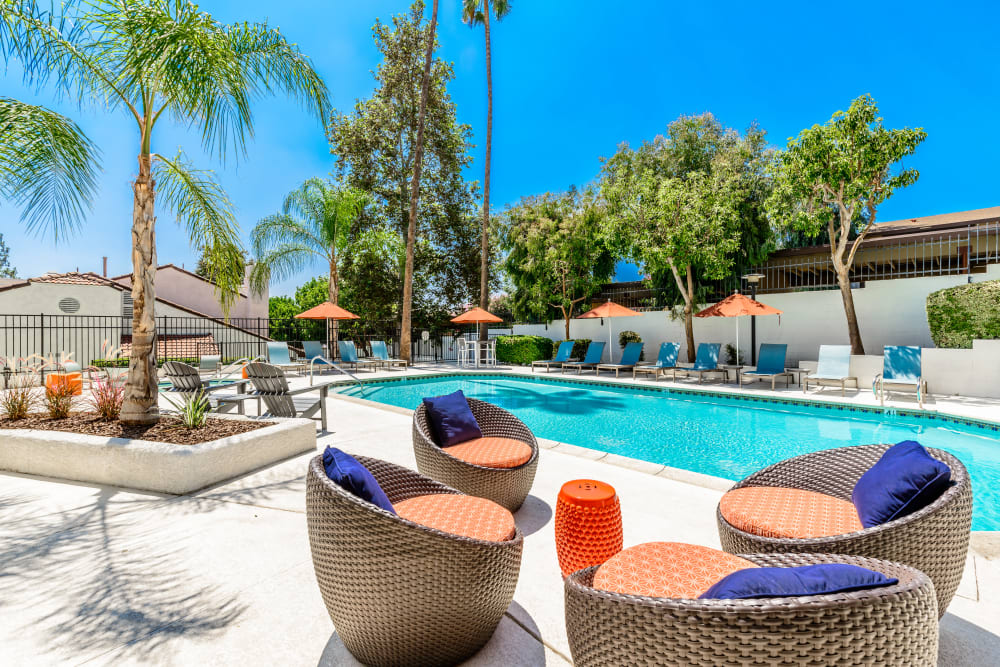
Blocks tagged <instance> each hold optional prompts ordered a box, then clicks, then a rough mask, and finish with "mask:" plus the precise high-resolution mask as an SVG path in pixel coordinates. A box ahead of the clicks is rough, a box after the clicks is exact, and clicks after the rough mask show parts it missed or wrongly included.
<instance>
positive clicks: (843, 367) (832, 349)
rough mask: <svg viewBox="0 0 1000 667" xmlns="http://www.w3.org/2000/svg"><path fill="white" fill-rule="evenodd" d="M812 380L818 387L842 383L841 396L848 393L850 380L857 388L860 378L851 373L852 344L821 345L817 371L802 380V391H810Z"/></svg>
mask: <svg viewBox="0 0 1000 667" xmlns="http://www.w3.org/2000/svg"><path fill="white" fill-rule="evenodd" d="M810 382H813V383H815V384H816V386H817V387H822V386H834V387H835V386H837V385H840V395H841V396H843V395H844V394H845V393H846V392H845V389H846V387H847V383H848V382H853V383H854V388H855V389H857V388H858V378H856V377H854V376H852V375H851V346H850V345H820V346H819V363H818V364H817V366H816V372H815V373H810V374H809V375H807V376H806V377H805V379H804V380H803V381H802V391H809V383H810Z"/></svg>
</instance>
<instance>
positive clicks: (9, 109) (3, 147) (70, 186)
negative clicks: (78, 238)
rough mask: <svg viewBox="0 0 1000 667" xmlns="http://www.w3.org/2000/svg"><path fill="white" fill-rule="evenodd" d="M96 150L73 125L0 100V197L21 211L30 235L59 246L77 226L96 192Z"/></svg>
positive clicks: (48, 113) (53, 114)
mask: <svg viewBox="0 0 1000 667" xmlns="http://www.w3.org/2000/svg"><path fill="white" fill-rule="evenodd" d="M99 164H100V151H99V150H98V149H97V147H96V146H94V144H93V143H91V141H90V139H88V138H87V136H86V135H85V134H84V133H83V131H82V130H81V129H80V128H79V127H78V126H77V125H76V124H75V123H73V121H71V120H69V119H68V118H66V117H65V116H61V115H59V114H57V113H56V112H54V111H51V110H49V109H46V108H45V107H40V106H34V105H31V104H25V103H23V102H19V101H17V100H12V99H10V98H7V97H0V197H3V198H4V199H8V200H10V201H12V202H14V203H15V204H17V205H18V206H19V207H21V208H22V212H21V220H22V221H23V222H25V223H26V224H27V227H28V230H29V231H40V232H44V231H45V230H47V229H51V230H52V234H53V237H54V238H55V241H56V242H59V241H60V240H61V239H62V238H63V237H65V236H66V235H67V234H68V233H70V232H72V231H73V230H74V229H75V228H76V227H77V226H78V225H79V224H80V222H81V219H82V217H83V215H84V213H85V212H86V211H88V210H90V208H91V204H92V202H93V198H94V193H95V192H96V190H97V173H98V171H99V170H100V166H99Z"/></svg>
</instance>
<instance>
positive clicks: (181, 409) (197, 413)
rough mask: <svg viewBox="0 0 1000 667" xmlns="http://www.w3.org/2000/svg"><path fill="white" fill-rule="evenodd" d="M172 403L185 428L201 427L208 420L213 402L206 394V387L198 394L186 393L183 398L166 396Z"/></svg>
mask: <svg viewBox="0 0 1000 667" xmlns="http://www.w3.org/2000/svg"><path fill="white" fill-rule="evenodd" d="M164 398H166V399H167V402H168V403H170V405H172V406H174V407H175V408H177V412H178V413H179V416H180V418H181V423H182V424H183V425H184V428H201V427H202V426H204V425H205V422H206V421H207V420H208V411H209V410H211V408H212V404H211V403H210V402H209V400H208V396H206V395H205V390H204V389H199V390H198V393H196V394H186V395H185V396H184V398H183V400H180V401H178V400H174V399H173V398H171V397H170V396H164Z"/></svg>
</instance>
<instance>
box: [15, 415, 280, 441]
mask: <svg viewBox="0 0 1000 667" xmlns="http://www.w3.org/2000/svg"><path fill="white" fill-rule="evenodd" d="M273 424H274V422H261V421H248V420H242V419H213V418H211V417H209V418H208V420H207V421H206V422H205V425H204V426H201V427H199V428H184V425H183V424H181V420H180V419H178V418H177V417H172V416H168V415H161V416H160V421H159V422H157V423H156V424H152V425H150V426H125V425H124V424H122V423H121V422H118V421H105V420H103V419H101V417H100V416H99V415H97V414H96V413H93V412H74V413H72V414H70V416H69V417H67V418H65V419H49V418H48V416H46V415H44V414H32V415H29V416H28V417H26V418H25V419H17V420H13V419H7V418H6V417H0V429H5V428H33V429H38V430H41V431H68V432H70V433H83V434H85V435H99V436H102V437H108V438H130V439H132V440H152V441H154V442H168V443H171V444H174V445H197V444H198V443H201V442H208V441H210V440H218V439H219V438H225V437H227V436H230V435H236V434H238V433H246V432H248V431H256V430H257V429H259V428H264V427H265V426H272V425H273Z"/></svg>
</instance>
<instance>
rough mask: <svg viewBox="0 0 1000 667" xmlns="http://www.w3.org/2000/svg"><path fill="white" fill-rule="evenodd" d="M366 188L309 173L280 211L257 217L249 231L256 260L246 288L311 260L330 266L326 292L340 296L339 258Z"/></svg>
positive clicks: (333, 299)
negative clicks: (313, 175) (339, 182)
mask: <svg viewBox="0 0 1000 667" xmlns="http://www.w3.org/2000/svg"><path fill="white" fill-rule="evenodd" d="M368 201H369V196H368V193H366V192H364V191H363V190H359V189H357V188H353V187H350V186H343V185H338V184H334V183H331V182H329V181H324V180H323V179H321V178H310V179H309V180H308V181H306V182H305V183H303V184H302V186H301V187H300V188H299V189H298V190H294V191H293V192H290V193H289V194H288V196H287V197H285V202H284V204H283V205H282V207H281V213H276V214H274V215H269V216H267V217H266V218H262V219H261V220H260V222H258V223H257V225H256V226H255V227H254V228H253V231H252V232H251V233H250V240H251V241H250V242H251V245H252V246H253V253H254V256H255V257H256V258H257V263H256V264H255V265H254V267H253V270H252V271H251V272H250V289H251V290H253V291H255V292H257V293H258V294H259V293H263V291H264V290H265V289H266V288H267V285H268V283H269V282H270V280H271V278H272V277H275V278H278V279H279V280H284V279H285V278H290V277H292V276H293V275H295V274H296V273H298V272H300V271H302V270H303V269H305V268H307V267H308V266H309V264H311V263H312V262H314V261H316V260H320V261H322V262H323V263H324V264H325V265H326V266H327V268H328V270H329V276H330V278H329V286H328V288H327V293H328V295H329V300H330V302H331V303H333V304H334V305H337V302H338V300H339V298H340V277H339V271H338V268H339V260H340V257H341V256H342V255H343V254H344V252H345V251H346V250H347V249H348V248H349V246H350V244H351V228H352V226H353V225H354V223H355V221H356V220H357V219H358V217H359V216H360V215H361V213H362V211H363V210H364V208H365V206H366V205H367V204H368Z"/></svg>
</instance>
